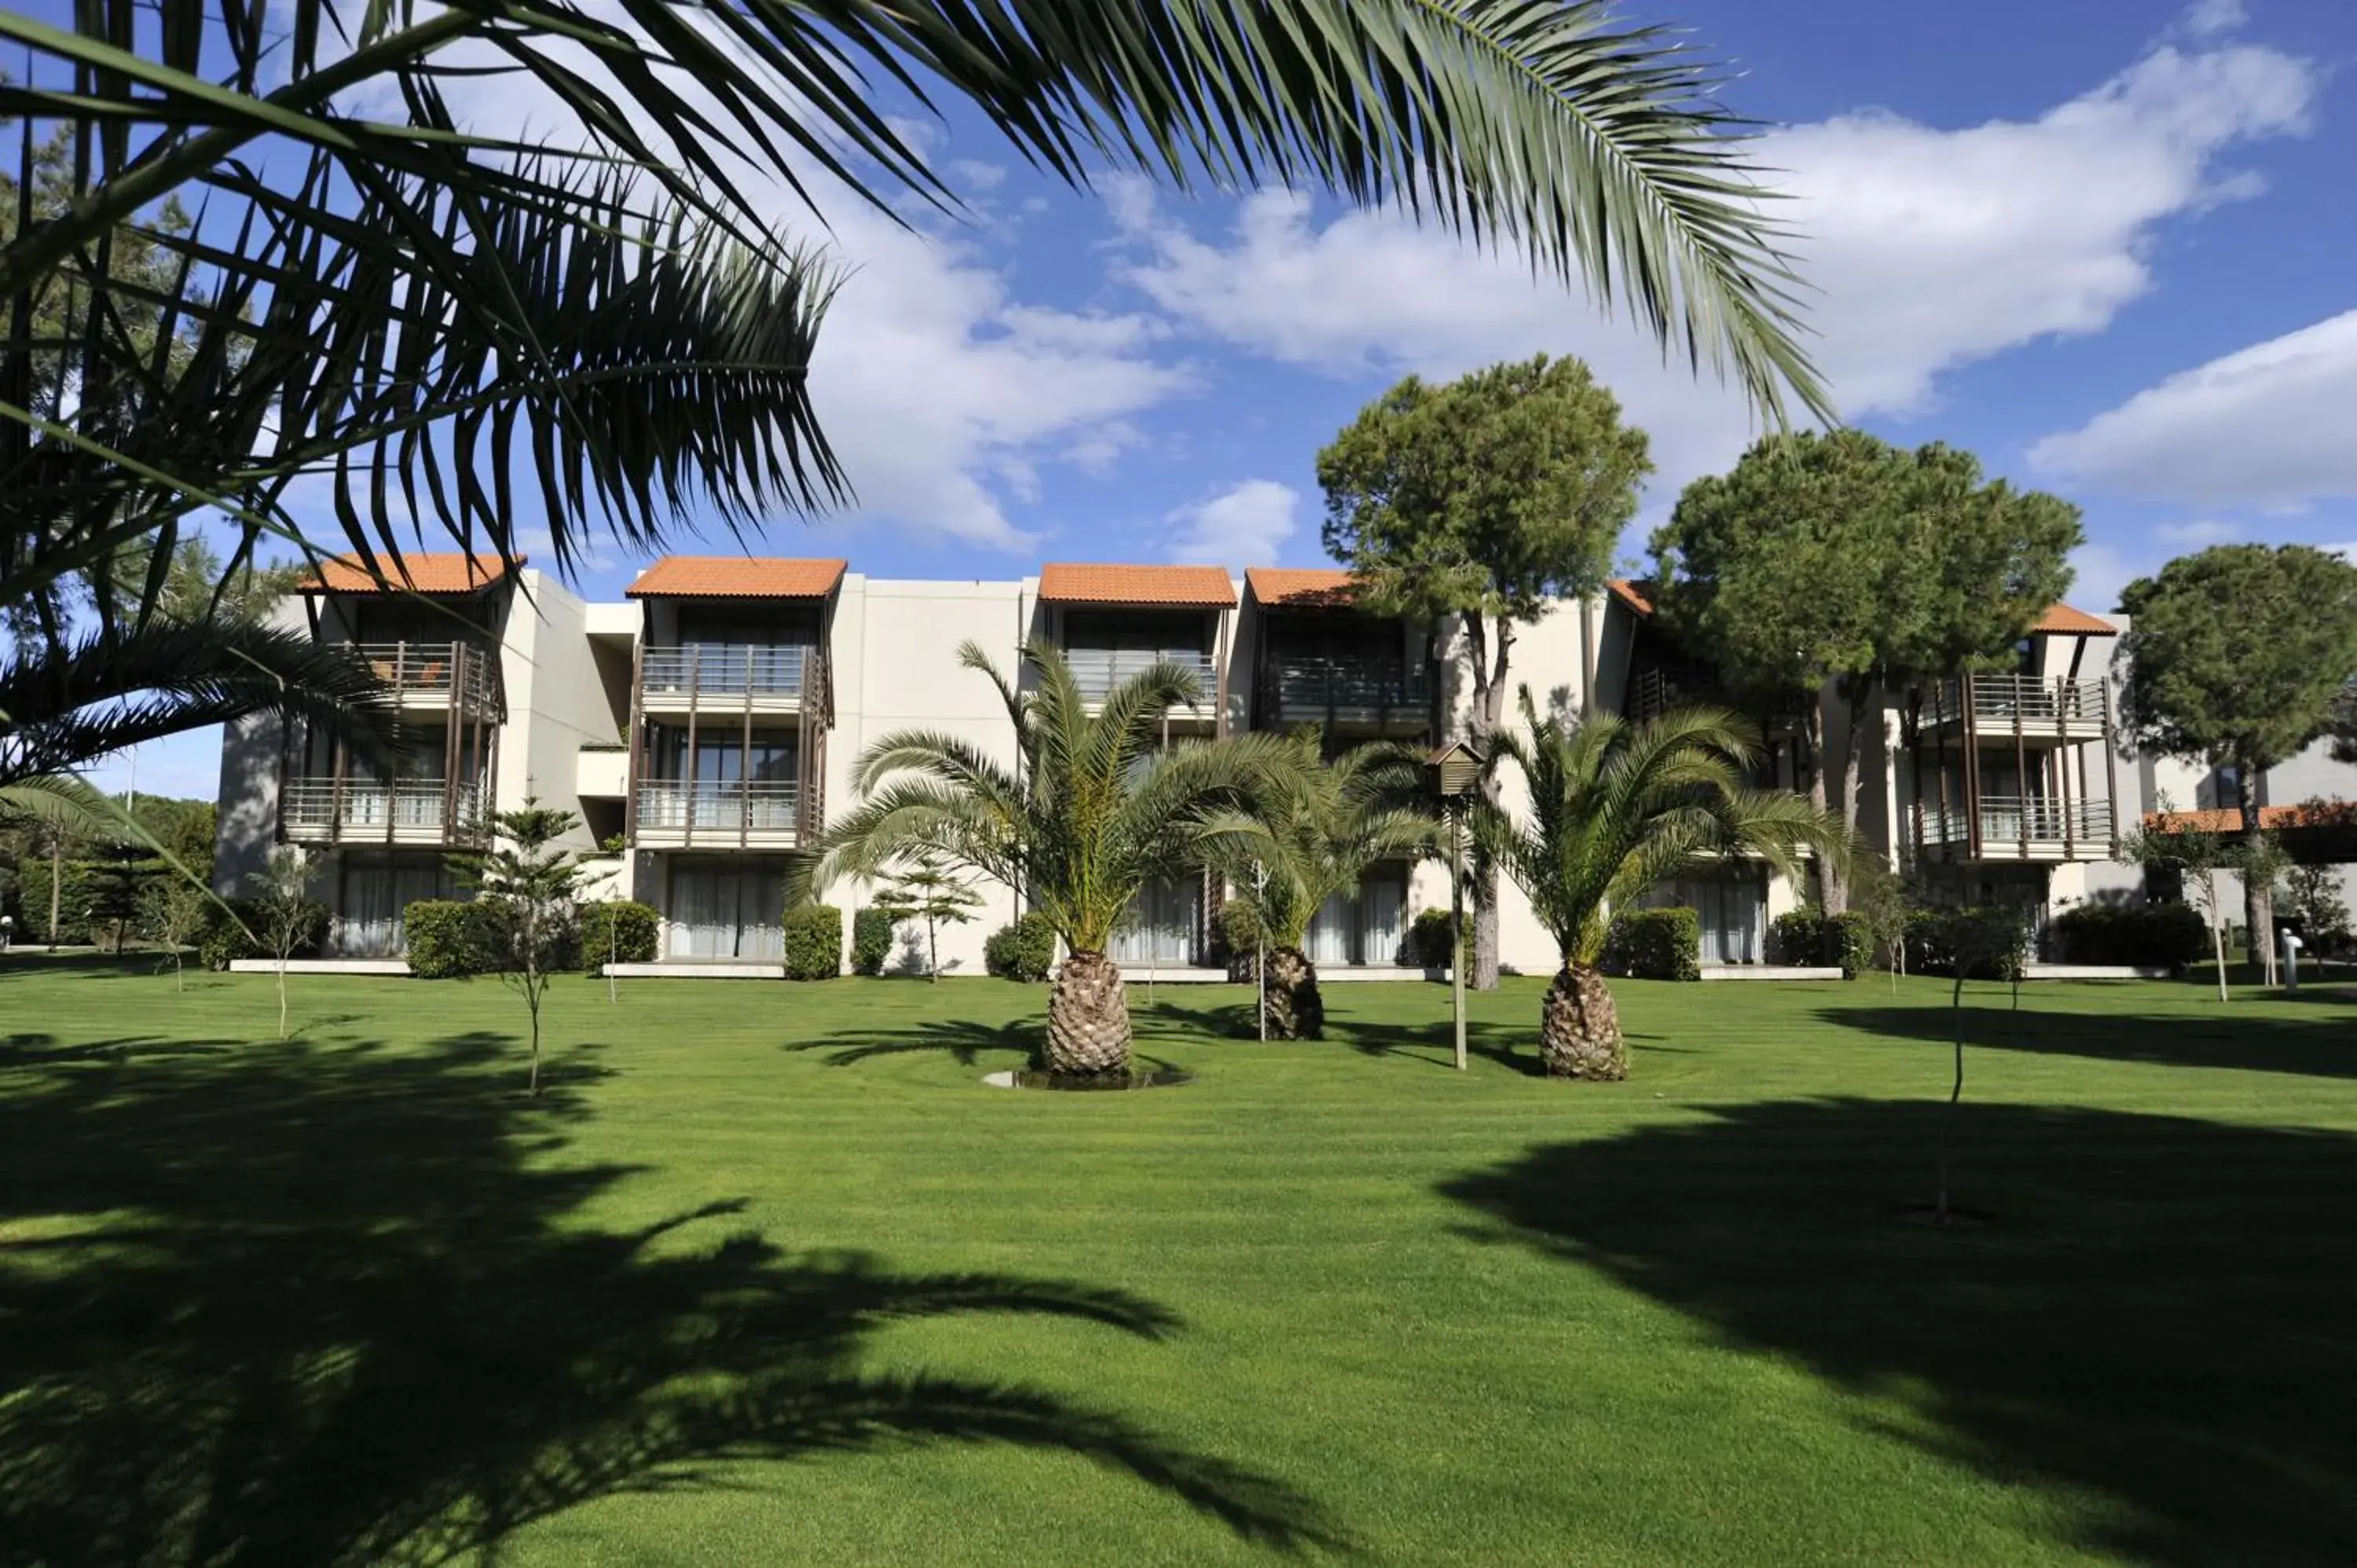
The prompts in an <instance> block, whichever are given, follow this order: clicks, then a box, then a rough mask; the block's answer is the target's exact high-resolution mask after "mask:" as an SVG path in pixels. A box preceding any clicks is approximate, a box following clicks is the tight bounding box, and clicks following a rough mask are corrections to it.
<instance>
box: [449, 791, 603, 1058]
mask: <svg viewBox="0 0 2357 1568" xmlns="http://www.w3.org/2000/svg"><path fill="white" fill-rule="evenodd" d="M490 825H491V830H492V834H493V837H492V847H491V849H490V852H489V853H488V854H485V853H479V852H476V853H468V854H453V855H452V856H451V857H450V868H451V870H452V871H453V872H455V873H456V874H457V879H458V882H459V885H460V886H466V887H471V888H473V889H474V890H475V892H476V895H477V902H479V903H485V902H490V903H496V904H497V905H498V906H499V907H500V909H501V910H502V912H503V913H504V915H505V917H506V918H505V919H504V920H503V921H501V922H500V925H499V926H498V927H497V928H496V929H494V931H493V935H494V937H495V940H497V942H498V945H499V960H498V963H497V964H496V966H495V967H496V968H497V969H498V970H499V972H500V974H502V975H503V976H505V977H506V978H507V980H508V981H509V983H511V984H512V985H514V986H515V988H516V989H517V990H518V991H519V992H520V993H522V996H523V1004H524V1010H525V1012H526V1013H527V1014H528V1015H530V1017H531V1019H532V1077H531V1091H532V1093H533V1095H534V1096H535V1097H537V1096H538V1095H539V1093H540V1058H541V1053H540V1005H541V1003H542V1001H543V1000H544V998H545V997H546V996H547V994H548V981H549V977H550V975H552V974H553V973H554V972H557V971H558V970H563V969H570V968H571V967H572V966H573V964H574V963H575V962H576V961H577V956H578V955H577V954H576V952H575V950H574V948H573V943H574V941H575V939H576V909H577V908H578V906H579V904H580V900H581V876H582V872H583V869H584V868H585V867H586V866H587V865H588V864H589V863H590V862H592V861H595V860H597V859H600V858H602V857H601V856H600V855H599V854H597V853H595V852H593V853H589V854H582V853H579V852H577V851H573V850H568V849H566V848H565V847H564V840H565V835H567V834H568V833H571V832H573V831H574V830H575V829H576V828H578V827H579V826H580V825H581V819H580V818H579V817H577V816H576V815H575V814H574V813H573V812H571V811H564V810H562V809H559V808H555V807H549V806H543V805H542V804H541V803H540V800H539V798H538V797H537V796H532V795H527V796H525V797H524V802H523V804H522V805H521V806H519V807H517V808H516V809H515V810H513V811H498V812H494V813H493V814H492V816H491V820H490Z"/></svg>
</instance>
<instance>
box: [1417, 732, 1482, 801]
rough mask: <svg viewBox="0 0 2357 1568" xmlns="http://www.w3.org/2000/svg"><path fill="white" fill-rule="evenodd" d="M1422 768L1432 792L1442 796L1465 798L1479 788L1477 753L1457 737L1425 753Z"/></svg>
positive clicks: (1479, 771) (1456, 798)
mask: <svg viewBox="0 0 2357 1568" xmlns="http://www.w3.org/2000/svg"><path fill="white" fill-rule="evenodd" d="M1424 771H1425V775H1426V778H1427V779H1429V780H1430V782H1431V787H1432V791H1433V793H1434V794H1435V795H1437V796H1438V797H1439V798H1440V799H1441V800H1471V799H1472V798H1473V797H1474V796H1475V795H1476V794H1478V793H1480V789H1481V754H1480V752H1478V751H1476V750H1474V749H1473V748H1472V747H1471V746H1468V745H1466V744H1465V743H1464V742H1463V741H1461V740H1452V741H1450V742H1449V743H1448V745H1447V746H1442V747H1441V748H1440V749H1439V750H1437V751H1436V752H1434V753H1433V754H1432V755H1431V756H1430V757H1426V758H1425V759H1424Z"/></svg>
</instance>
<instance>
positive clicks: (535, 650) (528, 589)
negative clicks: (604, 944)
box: [492, 570, 630, 898]
mask: <svg viewBox="0 0 2357 1568" xmlns="http://www.w3.org/2000/svg"><path fill="white" fill-rule="evenodd" d="M510 594H511V597H510V599H509V602H508V611H507V624H506V625H505V627H503V628H501V636H500V682H501V683H502V685H503V686H504V688H505V690H506V693H507V707H508V722H507V725H506V726H505V727H504V728H503V729H502V730H501V731H500V748H499V777H498V778H497V779H495V780H494V781H493V784H492V791H493V795H492V799H493V804H494V806H495V807H496V809H498V810H500V811H514V810H516V809H517V808H519V807H521V806H522V804H523V803H524V801H525V800H528V799H531V798H533V797H537V798H538V800H539V802H540V804H541V805H543V806H545V807H550V808H553V809H561V810H564V811H571V812H573V813H574V814H575V815H576V817H579V818H581V819H583V821H582V822H580V824H579V825H577V826H576V827H575V829H574V830H573V832H570V833H568V834H566V835H565V841H564V842H565V845H566V847H568V848H570V849H574V850H594V849H596V848H597V833H596V832H595V831H594V830H593V829H592V828H591V826H590V825H589V823H588V822H587V818H588V817H589V816H590V815H591V812H590V811H587V810H585V809H584V806H583V802H582V800H581V796H580V792H579V790H578V789H577V787H576V786H577V782H578V779H579V777H580V767H581V761H580V759H581V748H582V747H583V746H610V745H612V744H613V743H614V742H615V741H616V740H618V739H619V738H620V737H621V735H622V730H623V726H624V725H627V724H628V723H629V722H630V706H629V702H630V698H629V692H628V671H627V670H626V671H624V672H623V675H624V680H623V686H622V689H621V690H619V691H615V690H610V689H609V688H608V682H607V680H606V677H605V675H604V674H603V673H602V672H601V670H600V662H599V660H598V657H597V652H596V650H595V648H594V646H593V645H592V643H591V642H590V639H589V631H588V620H587V617H588V607H587V605H585V604H584V603H583V602H582V601H581V599H580V598H579V597H578V596H576V595H575V594H574V593H573V592H572V591H571V590H570V589H568V588H566V587H565V585H563V584H561V583H559V582H557V581H556V580H555V579H554V577H551V576H550V575H548V574H547V573H545V572H539V571H530V570H527V571H524V572H522V573H520V574H518V576H517V582H516V585H515V586H514V587H513V588H512V589H511V590H510ZM617 698H619V700H620V702H621V703H622V706H621V707H620V708H619V711H618V710H617V708H616V707H615V702H616V699H617ZM628 880H629V878H628V875H627V869H626V866H625V865H624V862H623V861H622V860H620V859H616V860H612V861H601V862H598V863H597V864H596V865H594V866H593V867H592V868H591V874H590V875H589V876H588V877H587V879H586V881H585V889H586V891H587V896H588V897H593V898H603V897H619V896H620V895H621V893H622V892H623V890H624V888H625V886H626V885H627V883H628Z"/></svg>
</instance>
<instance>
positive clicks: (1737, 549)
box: [1652, 430, 2083, 695]
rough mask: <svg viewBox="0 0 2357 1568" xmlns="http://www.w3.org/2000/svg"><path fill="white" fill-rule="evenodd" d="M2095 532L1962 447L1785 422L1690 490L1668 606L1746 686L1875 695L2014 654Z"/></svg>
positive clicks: (1659, 592)
mask: <svg viewBox="0 0 2357 1568" xmlns="http://www.w3.org/2000/svg"><path fill="white" fill-rule="evenodd" d="M2082 539H2083V532H2082V530H2081V528H2080V525H2079V513H2078V509H2076V508H2075V507H2072V506H2071V505H2069V504H2068V503H2066V502H2064V501H2061V500H2060V499H2056V498H2055V497H2052V496H2049V495H2044V494H2040V493H2038V492H2035V491H2018V490H2015V489H2012V488H2011V487H2010V486H2008V485H2007V483H2006V482H2005V481H2003V480H2001V479H1999V480H1994V481H1990V480H1985V478H1984V476H1983V474H1982V471H1981V466H1980V463H1979V460H1978V459H1977V458H1975V457H1974V456H1972V455H1971V454H1970V453H1967V452H1961V451H1958V450H1956V449H1955V448H1953V447H1950V446H1941V445H1939V444H1938V443H1933V444H1932V445H1930V446H1922V447H1919V448H1917V449H1916V450H1914V451H1912V452H1908V451H1903V450H1901V449H1900V448H1898V447H1894V446H1890V445H1889V444H1888V443H1886V442H1883V441H1880V440H1878V439H1877V438H1875V437H1874V436H1871V435H1867V434H1865V433H1864V432H1863V431H1857V430H1837V431H1834V432H1831V433H1829V434H1819V433H1816V432H1798V433H1794V434H1791V435H1770V436H1768V437H1766V438H1764V439H1763V440H1761V441H1760V442H1759V443H1758V444H1757V445H1755V446H1753V447H1752V448H1751V450H1750V451H1749V452H1747V453H1746V454H1744V456H1743V458H1742V460H1741V461H1740V462H1738V464H1737V465H1736V466H1735V468H1734V470H1733V471H1732V472H1730V473H1728V474H1726V475H1723V476H1712V477H1709V478H1701V479H1697V480H1695V482H1694V483H1693V484H1691V485H1689V486H1687V487H1686V489H1685V492H1684V494H1683V495H1681V496H1680V497H1679V498H1678V504H1677V508H1676V510H1675V511H1674V512H1673V513H1672V515H1671V518H1670V521H1669V522H1668V523H1667V524H1666V525H1664V526H1663V527H1662V528H1661V529H1659V530H1657V531H1656V532H1654V534H1653V537H1652V553H1653V558H1654V565H1655V574H1656V576H1657V578H1658V579H1659V580H1658V582H1657V583H1656V585H1655V602H1656V604H1657V605H1658V607H1659V611H1660V614H1661V616H1662V618H1663V625H1664V626H1666V627H1668V628H1671V629H1672V630H1673V631H1674V633H1675V634H1676V635H1677V637H1678V638H1679V639H1680V640H1681V641H1682V642H1683V643H1684V645H1685V646H1686V647H1687V648H1688V649H1690V650H1692V651H1693V652H1694V653H1695V654H1696V655H1697V656H1699V657H1701V658H1703V659H1705V660H1708V661H1709V662H1710V663H1711V664H1712V665H1713V667H1714V668H1716V669H1717V670H1718V671H1720V672H1721V674H1722V676H1723V678H1724V679H1726V680H1727V682H1728V684H1729V685H1730V686H1732V687H1734V688H1735V689H1737V690H1739V691H1744V692H1747V693H1753V694H1758V695H1770V694H1776V695H1781V694H1785V693H1813V692H1814V691H1815V690H1816V689H1817V688H1818V687H1819V686H1820V685H1822V684H1823V683H1824V682H1827V681H1835V682H1843V683H1845V685H1846V687H1847V688H1848V689H1850V690H1852V691H1854V692H1855V691H1861V690H1862V688H1863V687H1864V686H1865V684H1866V683H1867V682H1871V681H1877V680H1879V681H1881V682H1885V683H1886V684H1890V685H1897V684H1900V683H1903V682H1908V681H1914V680H1926V679H1934V678H1938V677H1942V676H1946V675H1953V674H1955V673H1958V672H1959V671H1964V670H1969V669H1974V668H1977V667H1986V666H1990V665H1992V664H1995V663H1996V662H1999V661H2002V660H2007V659H2008V658H2009V657H2010V656H2011V654H2012V650H2013V648H2014V645H2015V644H2016V643H2017V642H2018V640H2019V639H2020V638H2021V637H2022V635H2023V633H2024V632H2026V631H2027V630H2028V629H2029V625H2030V623H2031V622H2032V621H2034V620H2035V619H2037V618H2038V617H2039V615H2040V613H2042V612H2043V611H2044V610H2045V609H2046V607H2048V606H2049V605H2051V604H2052V603H2054V602H2055V601H2056V600H2057V599H2059V598H2061V596H2062V594H2063V591H2064V590H2065V589H2066V588H2068V587H2069V586H2070V583H2071V566H2070V563H2069V556H2070V553H2071V552H2072V550H2073V549H2074V548H2076V547H2077V546H2078V544H2079V543H2080V542H2081V541H2082Z"/></svg>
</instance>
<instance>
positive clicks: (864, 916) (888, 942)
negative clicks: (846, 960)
mask: <svg viewBox="0 0 2357 1568" xmlns="http://www.w3.org/2000/svg"><path fill="white" fill-rule="evenodd" d="M898 926H899V918H898V917H896V916H895V915H894V914H893V912H892V911H891V910H889V909H884V908H877V907H876V906H875V905H873V904H871V905H869V906H868V907H867V908H865V909H862V910H860V911H859V912H858V913H857V914H856V915H854V916H852V917H851V972H852V973H854V974H881V973H883V972H884V964H885V961H887V960H888V959H889V958H890V957H891V956H892V933H893V930H894V929H896V928H897V927H898Z"/></svg>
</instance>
